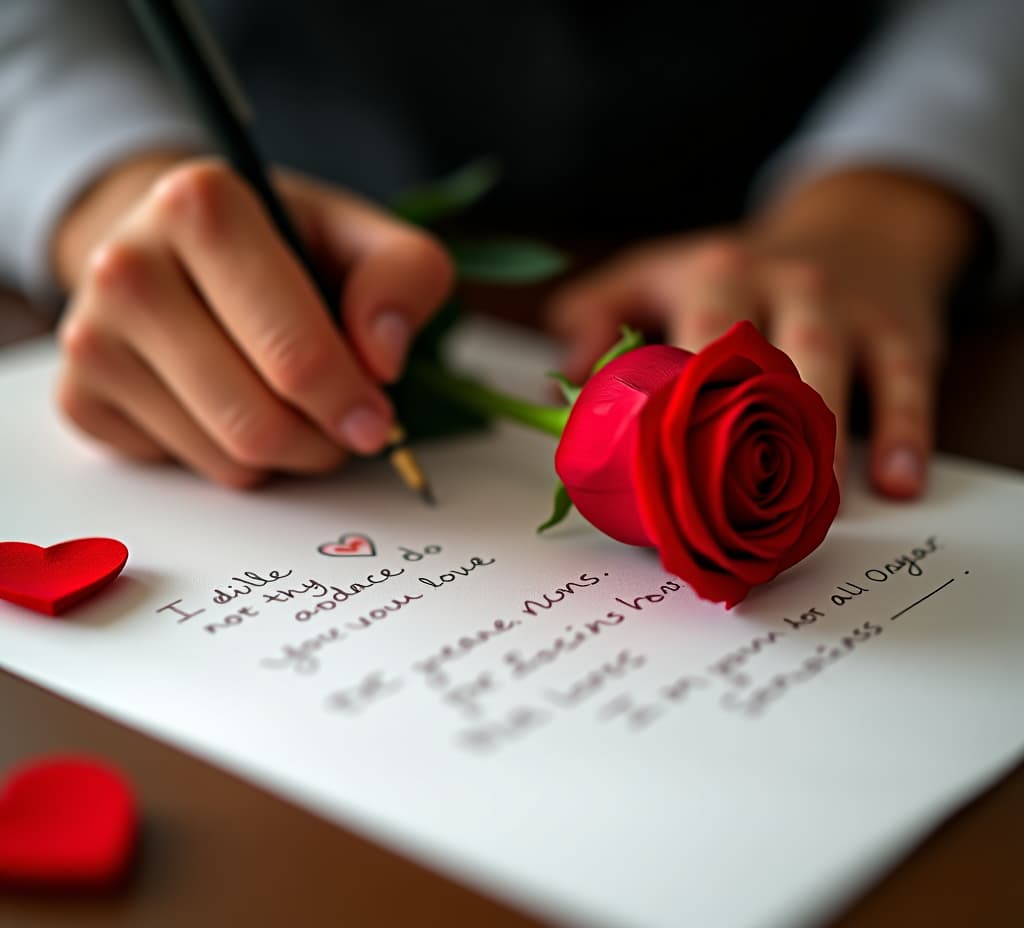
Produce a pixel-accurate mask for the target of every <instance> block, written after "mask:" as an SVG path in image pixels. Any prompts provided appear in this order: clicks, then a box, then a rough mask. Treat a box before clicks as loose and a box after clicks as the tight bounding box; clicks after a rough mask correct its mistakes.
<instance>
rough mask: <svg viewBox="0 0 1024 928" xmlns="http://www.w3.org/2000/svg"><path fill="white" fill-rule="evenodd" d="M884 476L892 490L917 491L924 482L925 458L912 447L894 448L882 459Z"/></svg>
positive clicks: (887, 485) (888, 487)
mask: <svg viewBox="0 0 1024 928" xmlns="http://www.w3.org/2000/svg"><path fill="white" fill-rule="evenodd" d="M882 476H883V478H884V480H885V484H886V488H887V489H888V490H889V491H890V492H903V493H916V492H917V491H918V490H919V489H920V487H921V484H922V483H923V482H924V460H923V459H922V457H921V455H920V454H918V452H916V451H914V450H913V449H911V448H893V449H892V450H891V451H889V452H888V453H887V454H886V455H885V457H884V458H883V459H882Z"/></svg>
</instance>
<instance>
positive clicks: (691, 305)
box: [666, 239, 757, 351]
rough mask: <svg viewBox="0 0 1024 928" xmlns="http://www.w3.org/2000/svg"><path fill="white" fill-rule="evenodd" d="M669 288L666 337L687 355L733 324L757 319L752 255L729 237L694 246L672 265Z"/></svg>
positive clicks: (717, 336)
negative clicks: (686, 351) (687, 352)
mask: <svg viewBox="0 0 1024 928" xmlns="http://www.w3.org/2000/svg"><path fill="white" fill-rule="evenodd" d="M667 270H668V271H669V273H671V275H672V276H671V278H670V280H669V281H668V283H667V285H666V289H667V288H669V287H670V288H671V292H669V293H666V300H668V301H670V303H669V306H670V312H669V319H668V335H669V339H670V340H671V342H672V343H673V344H675V345H678V346H679V347H680V348H686V349H687V350H689V351H700V350H701V349H702V348H704V347H705V346H706V345H708V344H709V343H710V342H713V341H714V340H715V339H716V338H719V337H721V336H722V335H724V334H725V333H726V332H727V331H728V330H729V329H730V328H731V327H732V326H733V325H734V324H735V323H737V322H739V321H741V320H743V319H749V320H751V321H754V320H755V319H756V316H757V312H756V310H757V303H756V296H755V289H754V281H753V277H752V271H753V265H752V262H751V260H750V257H749V255H748V254H747V252H746V250H745V249H744V248H743V246H742V245H741V244H740V243H738V242H733V241H731V240H728V239H721V240H718V239H715V240H709V241H707V242H704V243H699V244H696V245H694V246H693V247H692V249H691V250H690V251H689V252H688V253H687V254H686V255H685V256H684V257H683V258H682V260H681V261H679V263H678V264H677V265H676V266H675V267H674V268H668V269H667Z"/></svg>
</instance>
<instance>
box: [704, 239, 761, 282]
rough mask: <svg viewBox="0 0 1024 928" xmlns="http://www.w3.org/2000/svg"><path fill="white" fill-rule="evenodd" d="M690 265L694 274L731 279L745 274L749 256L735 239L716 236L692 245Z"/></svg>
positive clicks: (742, 245)
mask: <svg viewBox="0 0 1024 928" xmlns="http://www.w3.org/2000/svg"><path fill="white" fill-rule="evenodd" d="M690 264H691V267H692V268H693V270H694V272H696V273H697V274H700V275H702V276H704V277H708V278H712V279H722V278H732V277H736V276H739V275H741V274H745V273H746V272H747V270H748V268H749V266H750V255H749V253H748V251H747V248H746V246H745V245H744V244H743V243H742V242H740V241H738V240H737V239H735V238H730V237H729V236H725V235H716V236H713V237H710V238H705V239H704V240H702V241H700V242H697V243H695V244H694V245H693V249H692V251H691V253H690Z"/></svg>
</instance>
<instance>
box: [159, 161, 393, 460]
mask: <svg viewBox="0 0 1024 928" xmlns="http://www.w3.org/2000/svg"><path fill="white" fill-rule="evenodd" d="M145 218H146V219H147V220H149V221H154V220H155V221H156V222H158V223H159V224H160V226H161V227H162V228H163V229H164V230H165V234H166V236H167V238H168V240H169V242H170V245H171V247H172V249H173V250H174V252H175V253H176V255H177V256H178V257H179V258H180V260H181V262H182V264H183V265H184V266H185V268H186V269H187V271H188V273H189V276H190V277H191V279H192V281H193V283H194V284H195V285H196V286H197V288H198V289H199V291H200V292H201V294H202V296H203V299H204V302H205V303H206V305H207V306H209V307H210V309H211V310H212V312H213V313H214V314H215V316H216V317H217V318H218V320H219V322H220V323H221V324H222V325H223V326H224V328H225V329H226V330H227V331H228V332H229V334H230V335H231V337H232V338H233V339H234V341H235V342H236V344H237V345H238V346H239V348H240V350H241V351H242V353H243V354H244V355H245V356H246V357H247V358H248V359H249V361H250V363H251V364H252V365H253V366H254V368H255V369H256V370H257V372H258V373H259V375H260V377H261V378H262V379H263V381H264V382H265V383H266V384H267V385H268V386H269V387H270V388H271V390H273V391H274V392H275V393H276V394H277V395H278V396H279V397H281V398H282V399H283V400H285V401H286V402H287V403H289V404H290V405H292V406H295V407H297V408H298V409H300V410H302V411H303V412H304V413H305V414H306V415H307V416H308V417H309V418H310V419H312V420H313V421H314V422H316V423H317V424H318V425H319V426H320V428H321V429H322V430H323V431H324V433H325V434H326V435H328V436H331V437H332V438H336V439H338V440H340V441H341V442H342V443H343V444H344V445H346V446H347V447H349V448H351V449H352V450H354V451H358V452H360V453H363V454H369V453H373V452H375V451H378V450H380V449H381V448H382V447H383V446H384V445H385V444H386V443H387V441H388V433H389V431H390V428H391V424H392V421H393V413H392V409H391V404H390V402H389V401H388V399H387V398H386V397H385V396H384V394H383V393H382V392H381V390H380V389H379V388H378V387H377V385H376V384H375V383H373V382H372V381H371V380H370V378H369V377H368V376H367V375H366V373H365V372H364V371H363V369H362V366H361V365H360V364H359V362H358V360H357V359H356V357H355V355H354V354H353V352H352V350H351V349H350V347H349V346H348V345H347V344H346V342H345V341H344V339H343V338H342V337H341V335H340V334H339V332H338V330H337V327H336V326H335V325H334V323H333V322H332V321H331V319H330V317H329V316H328V313H327V311H326V308H325V307H324V305H323V302H322V301H321V299H320V296H319V295H318V293H317V291H316V289H315V287H314V284H313V282H312V281H311V280H310V278H309V276H308V274H307V273H306V271H305V270H304V269H303V268H302V266H301V265H300V263H299V261H298V259H297V258H296V257H295V256H294V255H293V254H292V253H291V252H290V251H289V250H288V248H287V247H286V246H285V245H284V244H283V242H282V241H281V239H280V237H279V236H278V235H277V233H276V231H275V230H274V228H273V227H272V225H271V223H270V221H269V219H268V218H267V216H266V214H265V213H264V211H263V209H262V207H261V206H260V204H259V202H258V201H257V199H256V197H255V195H254V194H253V193H252V192H251V191H250V190H249V189H248V188H247V187H245V185H244V184H243V183H242V182H241V181H240V180H239V179H238V178H236V177H235V176H234V175H233V174H232V173H231V172H230V171H229V170H228V169H227V168H226V167H224V166H223V165H220V164H219V163H217V162H214V161H204V162H193V163H191V164H190V165H188V166H186V167H183V168H180V169H178V170H177V171H175V172H173V173H172V174H170V175H168V177H167V178H165V179H164V180H163V181H161V183H160V184H158V185H157V187H156V189H155V190H154V192H153V194H152V196H151V200H150V202H149V203H148V204H147V210H146V216H145Z"/></svg>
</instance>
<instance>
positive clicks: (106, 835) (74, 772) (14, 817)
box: [0, 757, 137, 888]
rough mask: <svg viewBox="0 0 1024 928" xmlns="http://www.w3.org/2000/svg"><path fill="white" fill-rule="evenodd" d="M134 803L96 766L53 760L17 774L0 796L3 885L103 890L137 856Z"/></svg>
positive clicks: (119, 782)
mask: <svg viewBox="0 0 1024 928" xmlns="http://www.w3.org/2000/svg"><path fill="white" fill-rule="evenodd" d="M136 831H137V820H136V806H135V798H134V796H133V795H132V791H131V789H130V788H129V786H128V784H127V783H126V782H125V781H124V779H123V778H122V777H121V775H120V774H119V773H118V772H117V771H115V770H112V769H111V768H110V767H107V766H105V765H103V764H101V763H99V762H97V761H92V760H88V759H85V758H75V757H54V758H47V759H46V760H42V761H37V762H35V763H32V764H27V765H25V766H24V767H20V768H18V769H17V770H15V771H14V772H13V773H12V774H11V775H10V777H9V778H8V779H7V782H6V784H5V785H4V786H3V788H2V789H0V884H6V885H8V886H17V887H22V888H56V887H69V888H94V887H95V888H99V887H103V886H109V885H110V884H112V883H114V882H115V881H116V880H117V879H118V878H119V877H121V876H122V875H123V874H124V872H125V870H126V868H127V866H128V864H129V862H130V861H131V857H132V852H133V851H134V849H135V837H136Z"/></svg>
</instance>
